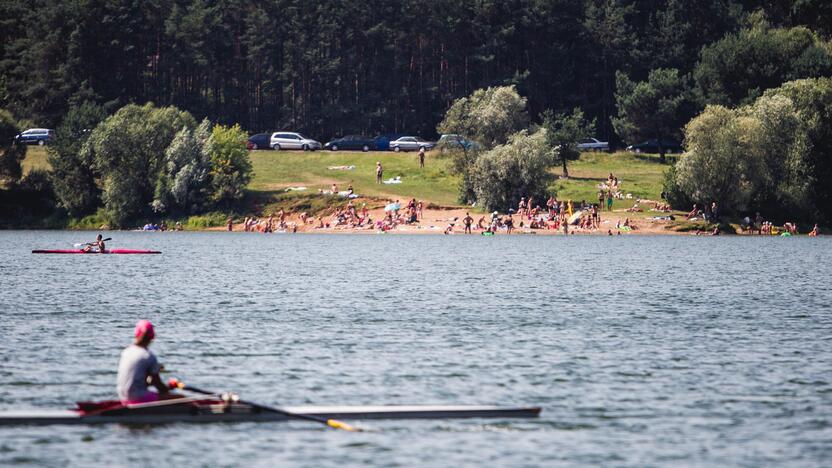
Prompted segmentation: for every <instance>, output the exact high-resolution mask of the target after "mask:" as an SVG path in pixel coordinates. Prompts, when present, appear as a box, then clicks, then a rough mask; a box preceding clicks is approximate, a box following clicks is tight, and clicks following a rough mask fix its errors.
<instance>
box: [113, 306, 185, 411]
mask: <svg viewBox="0 0 832 468" xmlns="http://www.w3.org/2000/svg"><path fill="white" fill-rule="evenodd" d="M133 336H134V341H133V344H131V345H130V346H128V347H126V348H124V351H122V352H121V359H120V360H119V363H118V377H117V391H118V399H119V400H121V402H122V404H125V405H127V404H137V403H148V402H151V401H158V400H167V399H171V398H181V397H182V396H181V395H177V394H172V393H170V391H169V390H168V387H167V386H166V385H165V384H164V383H163V382H162V379H161V378H160V377H159V371H161V370H162V366H161V365H160V364H159V361H158V360H157V359H156V355H155V354H153V353H152V352H151V351H150V350H149V349H148V347H150V342H151V341H153V338H155V336H156V334H155V332H154V330H153V324H152V323H150V321H149V320H139V322H138V323H136V328H135V330H134V333H133ZM148 380H150V385H152V386H153V387H155V388H156V390H157V391H155V392H154V391H152V390H150V388H149V387H148Z"/></svg>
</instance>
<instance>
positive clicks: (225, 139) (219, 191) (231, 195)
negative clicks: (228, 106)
mask: <svg viewBox="0 0 832 468" xmlns="http://www.w3.org/2000/svg"><path fill="white" fill-rule="evenodd" d="M246 140H247V136H246V133H245V132H244V131H243V130H242V129H241V128H240V126H239V125H234V126H233V127H224V126H222V125H216V126H214V130H213V131H212V132H211V138H210V139H209V142H208V145H207V146H208V148H209V153H210V155H211V190H212V194H211V200H212V201H213V202H214V203H216V204H225V203H230V202H234V201H237V200H239V199H241V198H243V195H245V188H246V186H247V185H248V183H249V182H250V181H251V177H252V176H253V175H254V174H253V172H252V167H251V159H250V158H249V155H248V151H247V150H246Z"/></svg>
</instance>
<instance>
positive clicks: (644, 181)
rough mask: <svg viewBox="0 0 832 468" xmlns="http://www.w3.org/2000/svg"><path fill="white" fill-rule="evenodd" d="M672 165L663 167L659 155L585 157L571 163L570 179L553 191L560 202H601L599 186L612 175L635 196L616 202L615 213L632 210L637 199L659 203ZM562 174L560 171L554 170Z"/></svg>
mask: <svg viewBox="0 0 832 468" xmlns="http://www.w3.org/2000/svg"><path fill="white" fill-rule="evenodd" d="M669 167H670V165H669V164H660V163H659V162H658V156H656V155H636V154H632V153H623V152H622V153H613V154H608V153H584V154H582V155H581V159H579V160H577V161H570V162H569V164H568V165H567V168H568V169H569V179H559V180H557V181H556V182H555V184H554V186H553V187H552V188H553V189H554V190H555V191H556V192H557V194H558V199H571V200H576V201H580V200H586V201H588V202H591V203H597V201H598V190H599V189H598V188H597V187H598V184H600V183H601V182H604V181H606V180H607V177H609V175H610V173H612V174H613V175H615V176H616V177H618V180H619V182H620V183H621V190H622V192H624V193H625V194H627V193H632V194H633V198H632V199H626V200H615V201H614V203H613V209H619V208H629V207H631V206H632V205H633V203H634V202H635V200H636V199H637V198H649V199H651V200H659V195H660V194H661V192H662V180H663V179H664V172H665V171H666V170H667V169H668V168H669ZM555 173H556V174H560V173H561V169H560V168H559V167H558V168H555Z"/></svg>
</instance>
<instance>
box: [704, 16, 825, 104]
mask: <svg viewBox="0 0 832 468" xmlns="http://www.w3.org/2000/svg"><path fill="white" fill-rule="evenodd" d="M830 74H832V47H830V46H829V44H827V43H824V42H823V41H822V40H821V39H820V38H819V37H818V36H817V34H815V33H814V32H812V31H811V30H809V29H807V28H804V27H795V28H789V29H772V28H771V27H770V26H769V24H768V23H767V22H766V21H764V20H763V19H761V18H758V19H757V20H756V23H755V24H754V25H753V26H752V27H751V28H748V29H744V30H742V31H740V32H739V33H736V34H728V35H726V36H725V37H724V38H723V39H721V40H719V41H717V42H716V43H714V44H711V45H708V46H707V47H705V48H703V49H702V54H701V60H700V61H699V63H697V65H696V69H695V70H694V72H693V77H694V79H695V81H696V89H697V93H698V94H699V97H700V100H701V101H702V103H704V104H722V105H725V106H736V105H740V104H750V103H751V102H753V101H754V99H755V98H757V97H759V96H760V95H762V93H763V92H764V91H765V90H766V89H772V88H776V87H778V86H780V85H781V84H782V83H785V82H786V81H791V80H795V79H798V78H811V77H819V76H829V75H830Z"/></svg>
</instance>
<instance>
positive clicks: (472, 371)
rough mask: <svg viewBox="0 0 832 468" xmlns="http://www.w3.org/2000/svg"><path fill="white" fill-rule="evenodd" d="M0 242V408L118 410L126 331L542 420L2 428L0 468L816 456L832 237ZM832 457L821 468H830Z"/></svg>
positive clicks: (221, 358)
mask: <svg viewBox="0 0 832 468" xmlns="http://www.w3.org/2000/svg"><path fill="white" fill-rule="evenodd" d="M94 235H95V233H80V232H49V231H41V232H36V231H17V232H14V231H12V232H0V356H2V359H1V360H0V411H2V410H11V409H61V408H65V407H69V406H72V405H73V402H74V401H76V400H90V399H109V398H113V397H114V395H115V374H116V366H117V363H118V357H119V353H120V351H121V349H122V348H123V347H124V346H126V345H127V344H128V343H129V342H130V338H131V334H132V327H133V324H134V323H135V322H136V320H138V319H140V318H148V319H151V320H153V322H154V323H155V324H156V326H157V340H156V341H155V342H154V344H153V347H152V349H154V350H155V352H156V353H157V355H158V356H159V358H160V360H161V361H162V362H163V363H164V364H165V366H166V368H167V369H168V371H169V374H168V375H169V376H174V375H175V376H178V377H180V378H182V379H183V380H184V381H186V382H189V383H191V384H193V385H196V386H200V387H205V388H209V389H217V390H222V391H229V390H233V391H236V392H239V393H240V394H241V396H242V397H243V398H246V399H250V400H254V401H260V402H263V403H266V404H285V405H291V404H344V405H363V404H430V403H435V404H502V405H538V406H542V407H543V413H542V415H541V418H539V419H536V420H521V419H518V420H445V421H443V420H436V421H368V422H362V423H359V425H360V426H362V427H370V428H372V429H374V431H373V432H367V433H358V434H356V433H347V432H342V431H335V430H331V429H326V428H322V427H320V426H317V425H314V424H307V423H305V422H292V423H266V424H252V423H245V424H230V425H184V424H174V425H168V426H161V427H152V428H143V429H135V428H129V427H123V426H113V425H109V426H99V427H62V426H53V427H16V428H0V465H15V464H21V465H44V466H66V465H68V464H69V465H77V466H97V465H100V466H127V465H131V466H137V465H150V464H154V465H158V464H162V465H168V466H240V465H246V466H275V465H278V464H280V465H283V466H286V465H297V466H310V467H317V466H337V465H345V466H355V465H368V466H379V467H382V466H383V467H387V466H397V465H398V466H417V465H419V466H422V465H427V466H471V465H475V464H491V465H497V466H551V465H554V464H559V465H608V466H609V465H612V466H656V465H663V466H678V465H721V466H726V465H732V466H754V467H758V466H784V465H788V466H820V465H826V464H828V463H829V460H830V459H832V425H831V424H832V310H831V309H832V306H831V305H830V304H832V288H831V287H830V272H832V267H830V265H832V238H818V239H809V238H779V237H778V238H732V237H721V238H702V237H638V236H622V237H614V238H608V237H580V236H572V237H568V238H564V237H541V238H536V237H532V236H516V237H505V236H497V237H481V236H470V237H464V236H461V235H459V236H450V237H446V236H403V235H387V236H377V235H355V236H349V235H337V236H336V235H280V234H275V235H267V236H264V235H260V234H243V233H234V234H228V233H133V232H113V233H108V234H107V236H112V237H114V238H115V239H114V240H113V241H112V242H110V243H108V246H109V247H113V248H117V247H120V248H139V249H142V248H147V249H158V250H162V251H164V254H163V255H160V256H150V255H148V256H143V255H126V256H118V255H108V256H95V255H83V256H82V255H65V256H61V255H32V254H30V253H29V252H30V250H32V249H40V248H71V246H72V243H74V242H80V241H85V240H91V239H93V238H94ZM827 466H828V465H827Z"/></svg>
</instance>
